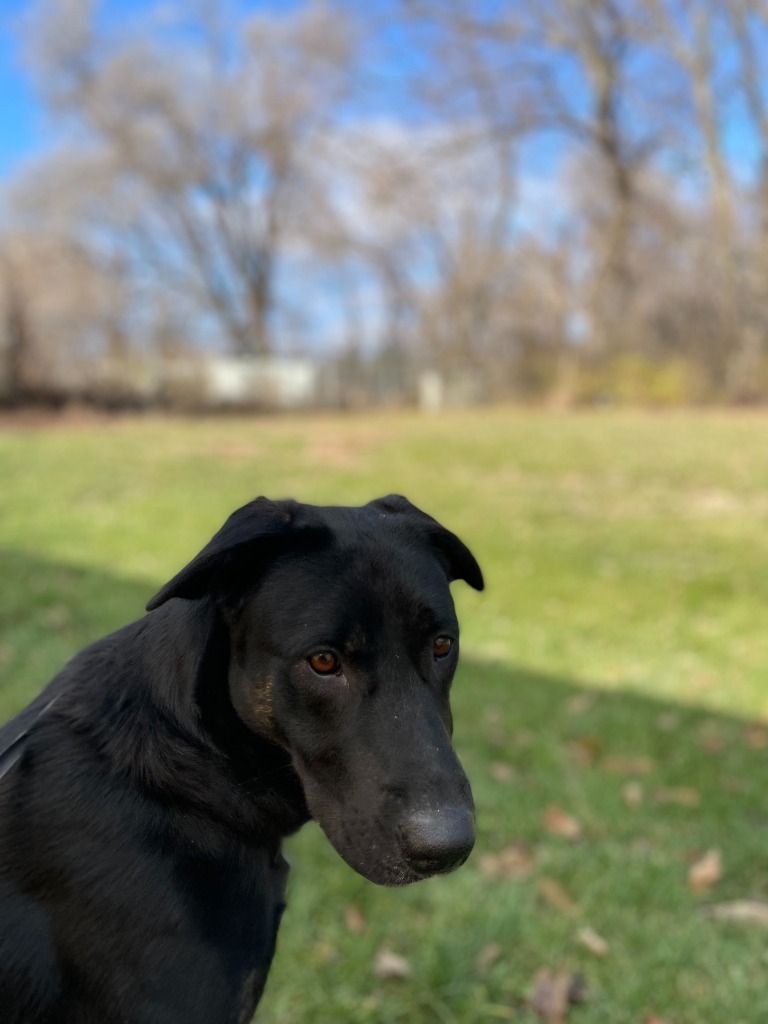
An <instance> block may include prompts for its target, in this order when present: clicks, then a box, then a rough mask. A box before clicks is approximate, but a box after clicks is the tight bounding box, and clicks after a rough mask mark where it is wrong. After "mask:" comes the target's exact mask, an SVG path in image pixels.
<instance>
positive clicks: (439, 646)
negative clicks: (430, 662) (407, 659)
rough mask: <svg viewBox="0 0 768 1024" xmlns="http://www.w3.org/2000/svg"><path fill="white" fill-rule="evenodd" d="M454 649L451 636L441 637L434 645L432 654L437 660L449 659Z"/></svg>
mask: <svg viewBox="0 0 768 1024" xmlns="http://www.w3.org/2000/svg"><path fill="white" fill-rule="evenodd" d="M452 647H453V639H452V638H451V637H450V636H439V637H438V638H437V640H435V642H434V643H433V644H432V654H433V655H434V656H435V657H436V658H447V657H448V655H449V654H450V653H451V648H452Z"/></svg>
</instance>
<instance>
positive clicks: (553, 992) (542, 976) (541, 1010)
mask: <svg viewBox="0 0 768 1024" xmlns="http://www.w3.org/2000/svg"><path fill="white" fill-rule="evenodd" d="M585 995H586V991H585V984H584V977H583V976H582V975H581V974H570V973H569V972H568V971H556V972H555V971H548V970H541V971H538V972H537V974H536V977H535V978H534V979H533V992H532V994H531V998H530V1000H529V1002H530V1005H531V1008H532V1009H533V1010H535V1011H536V1013H537V1014H538V1015H539V1016H540V1017H541V1019H542V1020H543V1021H545V1022H546V1024H563V1022H564V1021H565V1020H566V1018H567V1016H568V1011H569V1009H570V1007H571V1005H572V1004H574V1003H583V1002H584V998H585Z"/></svg>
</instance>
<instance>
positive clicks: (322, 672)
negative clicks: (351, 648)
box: [307, 651, 340, 676]
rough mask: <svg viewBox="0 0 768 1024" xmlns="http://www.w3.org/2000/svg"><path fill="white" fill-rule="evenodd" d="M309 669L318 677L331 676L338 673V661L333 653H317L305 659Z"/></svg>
mask: <svg viewBox="0 0 768 1024" xmlns="http://www.w3.org/2000/svg"><path fill="white" fill-rule="evenodd" d="M307 661H308V662H309V667H310V668H311V669H312V671H313V672H316V673H317V674H318V675H319V676H331V675H334V674H335V673H336V672H338V671H339V668H340V664H339V659H338V658H337V657H336V655H335V654H334V653H333V651H317V652H316V653H315V654H310V656H309V657H308V658H307Z"/></svg>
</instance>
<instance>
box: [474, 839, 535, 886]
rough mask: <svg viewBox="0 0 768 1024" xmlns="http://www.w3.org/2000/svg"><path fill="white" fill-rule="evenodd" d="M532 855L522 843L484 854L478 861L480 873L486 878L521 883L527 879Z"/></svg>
mask: <svg viewBox="0 0 768 1024" xmlns="http://www.w3.org/2000/svg"><path fill="white" fill-rule="evenodd" d="M534 859H535V858H534V855H533V853H532V852H531V850H530V849H529V848H528V847H527V846H525V845H524V844H523V843H513V844H512V845H511V846H507V847H506V848H505V849H503V850H500V851H499V852H498V853H485V854H483V856H482V857H481V858H480V860H479V866H480V873H481V874H482V875H485V877H486V878H511V879H513V880H515V881H518V882H521V881H524V880H525V879H526V878H528V877H529V875H530V874H531V871H532V870H533V865H534Z"/></svg>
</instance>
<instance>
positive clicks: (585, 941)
mask: <svg viewBox="0 0 768 1024" xmlns="http://www.w3.org/2000/svg"><path fill="white" fill-rule="evenodd" d="M576 938H577V940H578V941H579V942H580V943H581V945H582V946H584V947H585V948H586V949H588V950H589V952H590V953H594V954H595V956H607V955H608V953H609V950H610V947H609V945H608V943H607V942H606V941H605V939H604V938H603V936H602V935H599V934H598V933H597V932H596V931H595V929H594V928H589V927H584V928H579V930H578V931H577V932H576Z"/></svg>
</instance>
